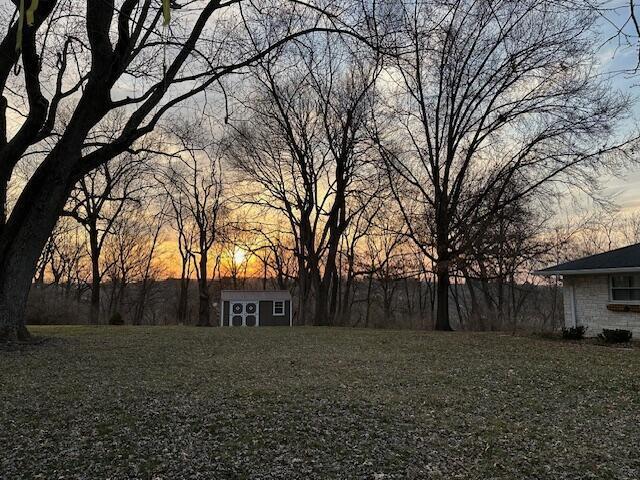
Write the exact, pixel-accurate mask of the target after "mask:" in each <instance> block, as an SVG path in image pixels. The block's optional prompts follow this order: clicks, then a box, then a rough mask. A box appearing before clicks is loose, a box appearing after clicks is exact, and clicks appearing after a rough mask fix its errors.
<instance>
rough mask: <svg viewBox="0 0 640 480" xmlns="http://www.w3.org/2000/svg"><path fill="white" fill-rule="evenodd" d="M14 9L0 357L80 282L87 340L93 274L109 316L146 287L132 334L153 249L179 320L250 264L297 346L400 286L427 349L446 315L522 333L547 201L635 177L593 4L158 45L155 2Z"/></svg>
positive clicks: (7, 37) (4, 62)
mask: <svg viewBox="0 0 640 480" xmlns="http://www.w3.org/2000/svg"><path fill="white" fill-rule="evenodd" d="M18 3H19V2H16V4H15V5H16V8H15V9H10V11H7V12H5V13H6V14H5V15H3V17H2V18H3V19H2V22H3V29H4V31H5V34H4V37H3V39H2V48H3V50H2V51H3V52H6V55H3V56H2V58H1V60H0V72H2V75H1V76H0V85H2V92H3V97H2V104H0V120H1V121H0V125H1V128H0V200H1V203H2V205H3V206H2V208H0V212H2V215H1V216H0V266H1V267H2V268H0V330H1V334H0V336H1V337H3V338H5V339H7V338H9V339H10V338H27V337H28V331H27V329H26V327H25V309H26V305H27V298H28V293H29V289H30V288H31V285H32V283H33V282H34V279H35V282H36V283H38V282H44V281H45V277H46V276H47V275H50V276H52V277H53V278H54V280H55V281H57V282H62V278H63V277H65V278H66V279H67V280H65V281H67V282H68V283H69V284H74V285H80V284H86V285H87V287H86V288H88V290H89V291H90V304H91V309H90V320H91V321H93V322H97V321H99V316H100V305H101V304H102V303H103V298H102V293H103V292H102V286H103V285H104V284H105V280H106V279H107V277H108V282H107V283H108V285H109V288H110V295H111V298H110V300H109V301H110V302H113V305H117V303H118V302H119V300H118V298H120V299H121V298H123V296H124V291H125V289H126V286H127V285H128V284H129V283H131V281H135V283H136V284H137V285H138V287H139V288H137V295H139V301H138V303H137V305H139V307H137V308H138V309H139V311H138V312H137V313H136V314H135V318H136V319H137V320H135V321H136V322H140V321H141V319H142V317H143V316H144V305H145V301H144V300H145V296H146V295H147V293H148V289H147V288H146V286H145V285H146V283H145V282H149V281H150V280H151V279H152V278H153V277H157V276H158V275H160V274H159V270H158V269H161V267H160V264H161V262H158V261H157V258H158V257H159V256H161V255H162V254H164V253H163V252H164V249H163V248H162V244H163V240H164V237H165V236H167V237H169V238H171V241H172V244H173V245H174V246H175V249H176V250H177V252H178V259H179V261H178V263H179V265H180V267H179V270H180V275H179V276H180V299H179V301H178V304H179V306H180V307H179V308H178V313H177V315H178V317H179V318H180V317H182V318H184V315H185V311H186V310H185V305H184V302H185V301H186V300H185V299H186V298H187V297H186V296H187V293H186V292H187V291H188V286H189V282H190V281H191V279H192V278H194V277H195V279H196V283H197V286H198V292H199V293H198V303H199V308H198V312H199V313H198V318H199V320H198V322H199V323H200V324H202V325H207V324H209V323H210V321H211V303H212V300H211V295H210V292H211V288H210V286H211V281H212V280H213V279H215V276H216V275H218V278H220V266H221V264H222V259H224V258H226V259H227V260H228V262H227V263H228V264H229V265H230V266H229V267H228V270H229V275H228V276H229V277H230V278H234V279H236V280H237V278H238V276H242V275H239V274H240V273H241V272H239V271H238V270H237V269H236V268H235V267H237V265H236V266H234V265H233V263H234V262H235V260H239V262H237V263H243V261H244V260H245V259H246V257H253V258H256V259H257V264H259V265H262V271H263V274H264V275H263V276H264V279H265V284H264V286H266V279H267V277H268V278H269V280H270V281H271V280H273V281H274V282H275V285H277V287H279V288H291V289H292V290H293V291H294V293H295V295H296V299H297V307H298V308H297V311H298V315H299V318H298V319H297V321H298V322H299V323H306V324H315V325H329V324H344V323H347V322H348V319H349V318H350V317H351V314H352V311H351V310H352V308H353V306H354V304H355V303H357V302H360V301H363V300H362V298H361V297H362V296H364V301H366V302H368V304H370V303H371V294H372V289H373V284H374V280H375V282H376V285H377V286H378V287H379V289H380V291H381V295H382V297H383V304H384V305H385V309H387V308H388V309H390V308H391V302H390V300H389V299H391V298H392V297H393V294H394V289H397V288H398V282H395V281H389V280H390V279H393V278H395V277H404V278H414V279H418V283H419V285H420V290H424V293H419V294H418V297H419V299H418V302H417V304H419V305H420V308H421V309H423V312H424V313H423V314H424V315H425V316H428V318H430V319H433V323H434V326H435V328H437V329H440V330H451V329H452V328H453V326H454V325H453V322H452V319H451V312H452V310H456V311H457V317H458V322H459V321H460V319H462V318H465V315H466V316H467V317H468V318H471V317H473V318H474V319H475V320H474V321H475V322H476V323H477V322H480V323H481V320H477V319H483V318H487V317H488V316H495V315H498V316H500V315H505V313H504V312H511V313H507V314H506V315H507V316H509V317H513V316H514V315H515V314H514V313H513V312H514V311H516V312H517V308H516V307H517V303H518V302H517V299H516V295H515V293H514V292H515V291H516V290H517V288H519V286H520V285H522V284H523V282H525V281H526V272H527V269H528V268H529V266H530V265H532V264H533V263H535V262H536V261H538V262H539V261H541V259H544V258H548V255H550V254H551V252H553V251H554V248H557V247H558V245H559V244H564V243H566V242H565V240H566V237H565V238H563V239H562V241H558V238H555V239H554V235H553V233H554V230H553V228H551V227H552V225H553V224H554V222H555V220H556V216H554V215H553V214H554V213H555V212H554V205H565V204H563V203H562V202H561V201H556V200H557V198H558V197H559V196H562V195H571V194H575V192H585V193H587V194H589V195H591V196H595V195H596V194H597V184H598V181H597V180H598V178H599V177H600V176H601V175H602V174H604V173H613V174H615V173H617V172H619V171H621V169H623V168H624V167H625V166H627V165H628V164H629V163H631V162H633V161H635V154H634V145H635V133H634V131H633V128H630V127H629V116H630V112H631V105H632V101H631V98H630V97H629V96H626V95H624V94H622V93H621V92H619V91H617V90H616V89H614V88H611V83H610V79H609V78H608V77H607V76H606V75H605V74H604V73H603V71H602V69H601V68H600V66H599V64H598V46H599V42H602V33H601V31H600V30H599V28H600V25H601V22H600V19H601V18H602V17H603V16H604V15H606V14H607V10H606V5H604V4H603V5H593V4H592V3H590V2H589V3H586V2H585V3H584V4H582V3H579V2H558V1H554V0H548V1H546V0H545V1H533V0H519V1H516V2H512V1H498V2H495V1H488V0H487V1H480V2H477V1H473V2H472V1H466V0H457V1H454V2H449V1H447V2H444V1H443V2H439V1H435V2H420V1H408V0H407V1H404V0H403V1H393V2H390V1H389V2H387V1H382V2H361V3H360V2H339V1H336V2H314V1H298V0H295V1H294V0H289V1H285V0H265V1H264V2H245V1H230V2H222V1H202V2H199V1H196V2H189V4H188V5H185V6H183V7H181V6H180V5H179V4H178V3H174V2H170V7H171V8H172V11H171V22H170V23H169V24H168V25H164V24H163V22H162V18H163V14H162V8H161V5H160V2H156V1H153V0H122V1H118V2H116V1H113V0H111V1H103V2H86V4H85V3H78V2H71V1H70V0H66V1H64V0H63V1H60V0H59V1H55V0H41V1H40V2H35V3H36V6H35V8H29V9H28V10H29V11H30V12H31V13H30V17H28V18H27V17H24V16H23V15H25V13H24V9H20V8H18ZM27 3H29V2H27ZM31 6H33V4H31ZM634 13H635V12H634V10H633V5H632V6H631V16H630V18H631V19H632V18H633V15H634ZM616 35H617V38H620V39H626V40H627V41H630V40H629V39H630V38H633V35H634V33H633V31H631V32H629V31H627V30H625V29H624V27H622V28H621V29H620V30H619V31H618V32H617V33H616ZM17 39H19V40H20V41H19V42H17V41H16V40H17ZM632 46H633V45H632ZM556 208H559V207H556ZM74 222H75V223H74ZM555 233H558V231H557V229H556V231H555ZM74 237H75V239H74ZM60 239H64V241H62V242H61V241H60ZM243 243H244V247H242V252H244V253H242V255H240V256H239V255H237V253H238V251H239V250H238V249H239V248H240V245H241V244H243ZM74 245H75V247H74ZM230 245H231V247H230ZM225 248H226V249H229V248H231V252H227V254H225V253H224V249H225ZM85 251H86V253H87V256H88V258H89V264H90V272H87V273H86V275H87V277H86V278H87V279H88V280H84V281H81V280H80V278H78V276H79V275H80V270H81V269H80V268H79V265H75V264H74V262H77V261H78V259H79V258H80V256H83V255H84V253H85ZM74 252H75V253H74ZM241 256H242V257H243V258H240V257H241ZM545 256H546V257H545ZM244 263H245V268H246V262H244ZM63 264H64V266H63ZM134 264H135V265H134ZM134 271H135V272H136V274H135V276H134V277H133V276H132V272H134ZM245 273H246V272H245ZM253 274H254V275H255V272H253ZM74 276H75V277H76V278H75V279H74ZM245 276H246V275H245ZM133 278H135V280H133ZM56 279H57V280H56ZM363 281H364V283H362V282H363ZM459 281H460V282H462V283H464V284H465V285H466V290H465V294H464V296H461V295H460V294H459V290H458V282H459ZM356 284H358V287H361V286H362V285H367V286H368V292H367V288H365V289H364V290H362V289H361V288H356ZM407 285H408V283H407ZM504 287H506V288H504ZM501 289H502V290H501ZM407 291H408V290H407ZM145 292H147V293H145ZM356 293H357V297H356ZM408 297H409V294H408V293H407V298H408ZM480 297H484V299H483V300H482V301H479V298H480ZM493 297H495V298H497V300H496V302H497V303H496V302H494V301H493V300H492V298H493ZM507 297H510V298H507ZM452 300H453V303H454V305H452V304H451V302H452ZM463 303H464V304H465V305H467V306H466V307H464V308H463ZM507 303H508V304H509V305H510V307H509V308H510V309H511V310H509V309H506V308H503V305H504V304H507ZM468 305H470V307H469V306H468ZM481 305H482V306H481ZM491 305H494V306H496V305H497V307H496V308H495V311H494V312H491V313H486V312H480V310H482V309H486V308H488V307H487V306H491ZM452 307H453V308H452ZM491 308H493V307H491ZM113 309H116V307H115V306H113V307H112V310H113ZM463 310H464V312H463ZM465 312H466V313H465ZM469 312H471V313H469ZM367 318H368V317H367Z"/></svg>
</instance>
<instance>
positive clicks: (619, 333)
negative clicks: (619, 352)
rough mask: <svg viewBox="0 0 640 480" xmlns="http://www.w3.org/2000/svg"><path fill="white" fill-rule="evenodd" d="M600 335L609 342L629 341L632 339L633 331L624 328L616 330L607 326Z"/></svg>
mask: <svg viewBox="0 0 640 480" xmlns="http://www.w3.org/2000/svg"><path fill="white" fill-rule="evenodd" d="M598 337H600V339H602V340H604V341H605V342H607V343H627V342H630V341H631V338H632V337H633V332H631V331H630V330H623V329H619V328H617V329H615V330H610V329H607V328H605V329H603V330H602V333H601V334H600V335H598Z"/></svg>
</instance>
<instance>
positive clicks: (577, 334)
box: [562, 325, 587, 340]
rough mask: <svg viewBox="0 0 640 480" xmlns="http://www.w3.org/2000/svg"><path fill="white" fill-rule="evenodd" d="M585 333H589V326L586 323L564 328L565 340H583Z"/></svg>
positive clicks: (563, 335) (563, 336)
mask: <svg viewBox="0 0 640 480" xmlns="http://www.w3.org/2000/svg"><path fill="white" fill-rule="evenodd" d="M585 333H587V327H585V326H584V325H578V326H575V327H569V328H563V329H562V338H564V339H565V340H582V339H583V338H584V334H585Z"/></svg>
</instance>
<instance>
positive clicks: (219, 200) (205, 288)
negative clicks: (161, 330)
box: [166, 123, 223, 326]
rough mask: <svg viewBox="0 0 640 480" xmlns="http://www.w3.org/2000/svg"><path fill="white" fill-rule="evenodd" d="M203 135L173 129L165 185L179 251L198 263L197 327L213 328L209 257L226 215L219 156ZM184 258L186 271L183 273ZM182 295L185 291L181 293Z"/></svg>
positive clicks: (190, 127)
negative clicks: (173, 141)
mask: <svg viewBox="0 0 640 480" xmlns="http://www.w3.org/2000/svg"><path fill="white" fill-rule="evenodd" d="M201 134H202V132H201V131H200V130H198V129H197V128H194V126H193V125H192V124H190V123H183V124H182V126H176V127H175V128H174V135H175V136H176V138H177V140H178V142H179V146H178V148H179V150H178V152H177V153H175V154H174V155H173V156H172V157H171V159H170V163H169V165H168V167H167V173H166V179H167V182H168V185H167V186H166V189H167V193H168V194H169V197H170V201H171V204H172V206H173V212H174V214H175V216H174V219H175V227H176V230H177V231H178V235H179V237H180V239H179V241H180V248H181V249H185V250H187V249H188V255H189V256H191V257H192V258H193V259H194V261H195V272H196V277H197V280H198V298H199V302H198V303H199V306H198V325H199V326H210V325H211V301H210V295H209V271H210V266H209V256H210V253H211V248H212V246H213V244H214V242H215V241H216V239H217V235H218V230H219V227H220V220H221V217H222V215H223V197H222V194H223V184H222V168H221V164H220V154H219V152H218V151H217V149H216V148H215V146H212V145H211V144H207V142H206V140H204V141H203V137H202V135H201ZM184 268H185V266H184V256H183V272H184ZM181 293H182V292H181Z"/></svg>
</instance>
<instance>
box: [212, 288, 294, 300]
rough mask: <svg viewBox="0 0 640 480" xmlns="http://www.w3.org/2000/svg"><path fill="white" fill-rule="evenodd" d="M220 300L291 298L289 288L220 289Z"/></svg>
mask: <svg viewBox="0 0 640 480" xmlns="http://www.w3.org/2000/svg"><path fill="white" fill-rule="evenodd" d="M220 300H222V301H225V300H237V301H240V302H250V301H252V300H253V301H260V300H291V293H290V292H289V290H222V291H221V292H220Z"/></svg>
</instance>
